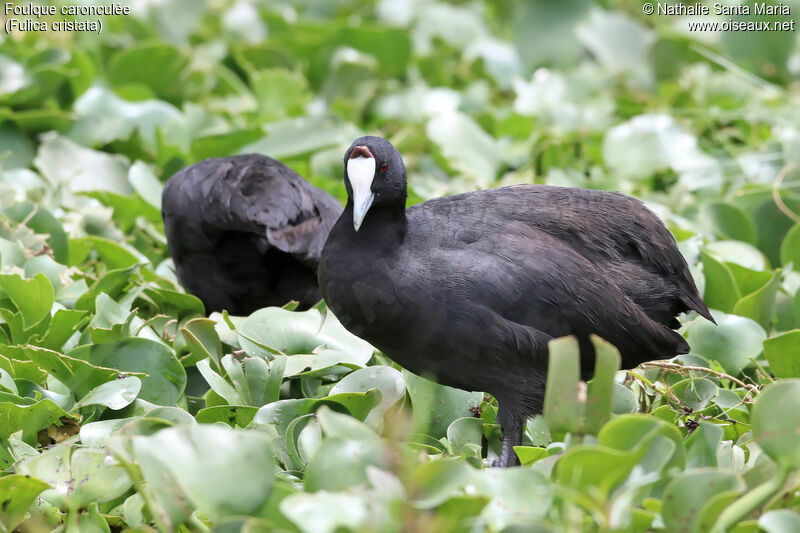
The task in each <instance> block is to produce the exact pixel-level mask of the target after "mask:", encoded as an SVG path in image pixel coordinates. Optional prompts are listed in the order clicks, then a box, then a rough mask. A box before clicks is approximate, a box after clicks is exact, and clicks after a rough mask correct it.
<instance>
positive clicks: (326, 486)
mask: <svg viewBox="0 0 800 533" xmlns="http://www.w3.org/2000/svg"><path fill="white" fill-rule="evenodd" d="M368 466H373V467H377V468H386V467H387V466H388V465H387V464H386V456H385V454H384V452H383V448H382V447H381V444H380V442H378V441H376V440H346V439H343V438H329V439H325V440H323V441H322V444H321V445H320V446H319V448H318V449H317V451H316V453H315V454H314V456H313V457H312V458H311V461H310V462H309V463H308V465H307V466H306V469H305V478H304V479H305V482H306V485H305V486H306V490H307V491H309V492H317V491H320V490H327V491H343V490H346V489H349V488H352V487H356V486H358V485H362V484H366V482H367V474H366V470H367V467H368Z"/></svg>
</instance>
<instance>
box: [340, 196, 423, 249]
mask: <svg viewBox="0 0 800 533" xmlns="http://www.w3.org/2000/svg"><path fill="white" fill-rule="evenodd" d="M342 219H343V220H346V221H347V224H348V225H347V228H348V230H349V233H351V234H352V235H351V237H352V238H353V239H356V240H359V241H361V240H368V241H370V242H372V243H374V244H375V245H377V246H381V247H384V246H396V245H398V244H400V243H402V242H403V239H404V238H405V235H406V230H407V228H408V220H407V219H406V209H405V206H403V205H400V206H395V205H386V204H377V205H373V206H372V207H370V209H369V212H368V213H367V216H366V217H364V221H363V222H362V223H361V227H360V228H359V229H358V231H355V230H354V229H353V202H352V200H350V201H348V202H347V206H346V207H345V208H344V213H342Z"/></svg>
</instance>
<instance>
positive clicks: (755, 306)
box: [733, 271, 781, 330]
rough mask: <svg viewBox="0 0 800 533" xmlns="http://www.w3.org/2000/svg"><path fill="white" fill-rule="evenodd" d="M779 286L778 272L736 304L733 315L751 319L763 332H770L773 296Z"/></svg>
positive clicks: (773, 304) (773, 305) (779, 277)
mask: <svg viewBox="0 0 800 533" xmlns="http://www.w3.org/2000/svg"><path fill="white" fill-rule="evenodd" d="M780 284H781V276H780V272H779V271H777V272H775V273H774V274H773V275H772V278H771V279H770V280H769V281H767V282H766V283H765V284H764V285H763V286H762V287H760V288H759V289H758V290H756V291H755V292H752V293H750V294H748V295H747V296H744V297H743V298H742V299H741V300H739V301H738V302H736V305H735V306H734V307H733V313H734V314H736V315H740V316H745V317H748V318H752V319H753V320H755V321H756V322H758V323H759V324H760V325H761V327H763V328H764V329H765V330H770V329H771V326H772V314H773V309H774V307H775V294H776V293H777V292H778V288H779V287H780Z"/></svg>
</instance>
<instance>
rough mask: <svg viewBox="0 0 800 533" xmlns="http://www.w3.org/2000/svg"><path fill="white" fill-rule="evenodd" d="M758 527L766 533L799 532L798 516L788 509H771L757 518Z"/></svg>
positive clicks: (799, 515) (799, 522) (799, 521)
mask: <svg viewBox="0 0 800 533" xmlns="http://www.w3.org/2000/svg"><path fill="white" fill-rule="evenodd" d="M758 527H760V528H761V529H763V530H764V531H766V533H791V532H793V531H800V514H798V513H797V512H795V511H792V510H790V509H773V510H771V511H767V512H766V513H764V514H763V515H761V516H760V517H759V519H758Z"/></svg>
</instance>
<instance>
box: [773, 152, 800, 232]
mask: <svg viewBox="0 0 800 533" xmlns="http://www.w3.org/2000/svg"><path fill="white" fill-rule="evenodd" d="M794 167H795V164H794V163H789V164H788V165H786V166H785V167H783V168H782V169H781V171H780V172H778V175H777V176H775V181H773V182H772V198H773V199H774V200H775V205H777V206H778V209H780V210H781V212H782V213H783V214H784V215H786V216H787V217H789V218H790V219H792V220H794V221H795V222H797V223H798V224H800V215H798V214H797V213H795V212H794V211H792V210H791V209H789V206H788V205H786V204H785V203H784V202H783V198H781V183H783V179H784V178H785V177H786V176H787V175H788V174H789V172H791V171H792V170H794Z"/></svg>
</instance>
